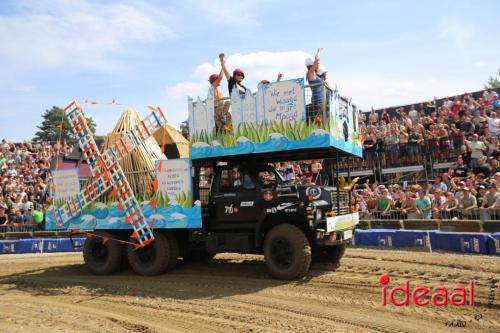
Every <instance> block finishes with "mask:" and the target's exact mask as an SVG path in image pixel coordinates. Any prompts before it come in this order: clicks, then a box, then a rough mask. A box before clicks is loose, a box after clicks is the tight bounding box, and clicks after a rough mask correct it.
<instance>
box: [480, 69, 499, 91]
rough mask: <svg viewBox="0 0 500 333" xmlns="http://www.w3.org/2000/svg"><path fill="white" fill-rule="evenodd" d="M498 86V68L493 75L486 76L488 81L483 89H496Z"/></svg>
mask: <svg viewBox="0 0 500 333" xmlns="http://www.w3.org/2000/svg"><path fill="white" fill-rule="evenodd" d="M497 75H498V76H497ZM498 88H500V68H499V69H498V71H497V73H496V75H495V76H490V77H489V78H488V83H487V84H486V85H485V86H484V89H498Z"/></svg>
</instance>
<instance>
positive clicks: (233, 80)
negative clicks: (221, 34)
mask: <svg viewBox="0 0 500 333" xmlns="http://www.w3.org/2000/svg"><path fill="white" fill-rule="evenodd" d="M219 60H220V64H221V67H222V71H223V72H224V75H225V76H226V79H227V84H228V90H229V96H231V94H232V92H233V89H235V88H236V91H238V92H239V93H240V94H241V95H244V94H245V93H246V91H247V88H246V87H245V86H244V85H243V84H242V83H241V82H242V81H243V79H244V78H245V73H244V72H243V70H242V69H240V68H235V69H234V71H233V76H231V75H230V74H229V72H228V70H227V68H226V62H225V60H224V53H221V54H219Z"/></svg>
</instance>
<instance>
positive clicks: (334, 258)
mask: <svg viewBox="0 0 500 333" xmlns="http://www.w3.org/2000/svg"><path fill="white" fill-rule="evenodd" d="M345 249H346V244H345V243H343V244H340V245H334V246H325V247H322V248H320V249H319V250H318V253H317V256H316V257H315V261H317V262H329V263H334V264H338V263H339V262H340V259H342V257H343V256H344V253H345Z"/></svg>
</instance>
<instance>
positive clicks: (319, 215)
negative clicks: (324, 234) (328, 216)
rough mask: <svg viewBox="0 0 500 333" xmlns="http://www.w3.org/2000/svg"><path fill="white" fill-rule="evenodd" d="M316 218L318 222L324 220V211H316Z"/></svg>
mask: <svg viewBox="0 0 500 333" xmlns="http://www.w3.org/2000/svg"><path fill="white" fill-rule="evenodd" d="M315 217H316V221H319V220H321V219H322V218H323V211H322V210H321V209H316V212H315Z"/></svg>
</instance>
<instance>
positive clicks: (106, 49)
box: [0, 0, 176, 69]
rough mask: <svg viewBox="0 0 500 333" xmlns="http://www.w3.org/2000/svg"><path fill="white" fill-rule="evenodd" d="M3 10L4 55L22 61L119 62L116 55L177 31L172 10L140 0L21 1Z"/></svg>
mask: <svg viewBox="0 0 500 333" xmlns="http://www.w3.org/2000/svg"><path fill="white" fill-rule="evenodd" d="M16 4H17V7H16V9H17V10H16V12H15V13H14V14H10V15H0V45H2V47H1V48H0V57H4V58H7V59H9V60H10V61H13V62H14V63H16V64H20V65H21V66H23V67H35V68H62V67H84V68H98V69H110V68H114V67H116V65H117V64H116V63H115V61H114V60H112V57H111V55H113V54H119V53H124V52H128V51H129V50H131V49H132V48H133V46H135V45H136V44H142V43H154V42H158V41H160V40H163V39H166V38H167V39H168V38H175V37H176V35H175V33H174V32H173V31H172V29H170V28H169V27H168V26H167V25H165V23H164V21H165V19H166V18H168V15H167V14H166V13H165V12H163V11H161V10H159V9H158V8H154V7H151V6H148V5H145V4H143V3H141V2H134V1H129V2H126V3H121V4H106V3H99V2H90V1H87V0H69V1H64V0H56V1H47V0H42V1H21V2H19V3H17V2H16Z"/></svg>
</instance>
